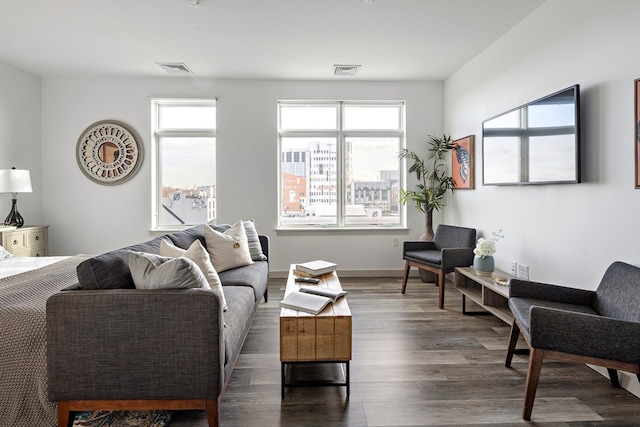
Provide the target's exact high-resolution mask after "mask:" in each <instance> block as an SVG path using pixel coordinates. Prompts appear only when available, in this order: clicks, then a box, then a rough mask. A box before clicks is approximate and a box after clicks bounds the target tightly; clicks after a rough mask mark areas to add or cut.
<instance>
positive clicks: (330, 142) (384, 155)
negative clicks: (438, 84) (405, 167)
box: [278, 101, 405, 228]
mask: <svg viewBox="0 0 640 427" xmlns="http://www.w3.org/2000/svg"><path fill="white" fill-rule="evenodd" d="M404 108H405V105H404V102H401V101H389V102H359V101H333V102H310V101H280V102H279V103H278V145H279V152H280V183H279V184H280V185H279V189H280V191H279V204H278V205H279V215H278V216H279V227H280V228H316V227H323V228H324V227H334V228H359V227H360V228H375V227H400V226H403V224H402V222H403V220H402V218H403V217H404V215H403V212H402V209H404V206H401V204H400V203H399V185H400V181H399V177H400V166H401V162H400V160H399V159H398V153H399V152H400V149H401V148H402V147H403V146H404V138H405V121H404V117H405V111H404Z"/></svg>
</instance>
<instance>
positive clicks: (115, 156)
mask: <svg viewBox="0 0 640 427" xmlns="http://www.w3.org/2000/svg"><path fill="white" fill-rule="evenodd" d="M142 156H143V149H142V144H141V142H140V137H138V135H137V134H136V133H135V132H134V130H133V129H131V128H130V127H129V126H127V125H126V124H124V123H122V122H118V121H115V120H103V121H100V122H96V123H94V124H92V125H91V126H89V127H88V128H86V129H85V130H84V131H83V132H82V134H81V135H80V138H78V143H77V144H76V159H77V161H78V167H80V170H81V171H82V173H84V174H85V175H86V176H87V178H89V179H90V180H92V181H94V182H96V183H98V184H103V185H114V184H121V183H123V182H125V181H127V180H128V179H130V178H131V177H133V175H135V173H136V172H137V171H138V169H139V168H140V164H141V163H142Z"/></svg>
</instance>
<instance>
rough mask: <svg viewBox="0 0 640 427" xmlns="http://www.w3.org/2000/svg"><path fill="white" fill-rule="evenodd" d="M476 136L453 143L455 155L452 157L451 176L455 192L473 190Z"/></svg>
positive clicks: (466, 137)
mask: <svg viewBox="0 0 640 427" xmlns="http://www.w3.org/2000/svg"><path fill="white" fill-rule="evenodd" d="M474 140H475V136H473V135H469V136H465V137H464V138H460V139H456V140H455V141H453V153H452V155H451V174H452V178H453V183H454V184H455V187H454V188H453V189H454V190H473V188H474V180H473V178H474V175H475V170H474V168H473V153H474V151H473V143H474Z"/></svg>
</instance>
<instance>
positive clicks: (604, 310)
mask: <svg viewBox="0 0 640 427" xmlns="http://www.w3.org/2000/svg"><path fill="white" fill-rule="evenodd" d="M509 308H510V309H511V312H512V313H513V316H514V322H513V326H512V327H511V337H510V339H509V347H508V350H507V359H506V362H505V366H507V367H509V366H511V359H512V357H513V353H514V351H515V347H516V342H517V340H518V336H519V334H520V332H522V335H523V336H524V338H525V340H526V342H527V345H528V346H529V349H530V355H529V370H528V373H527V384H526V389H525V401H524V410H523V414H522V418H523V419H525V420H527V421H528V420H530V419H531V410H532V409H533V401H534V399H535V395H536V389H537V387H538V379H539V377H540V370H541V368H542V360H543V359H544V358H547V359H555V360H564V361H572V362H578V363H588V364H592V365H598V366H603V367H605V368H607V370H608V372H609V376H610V377H611V383H612V384H613V386H615V387H619V386H620V383H619V381H618V373H617V370H618V369H620V370H623V371H628V372H632V373H635V374H636V375H637V376H638V380H640V268H638V267H634V266H632V265H629V264H625V263H623V262H614V263H613V264H611V266H609V268H608V269H607V271H606V272H605V274H604V277H603V278H602V281H601V282H600V285H599V286H598V289H597V290H595V291H590V290H584V289H573V288H566V287H562V286H555V285H547V284H542V283H535V282H528V281H523V280H516V279H512V280H511V283H510V289H509Z"/></svg>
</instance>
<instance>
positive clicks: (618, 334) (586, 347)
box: [530, 306, 640, 363]
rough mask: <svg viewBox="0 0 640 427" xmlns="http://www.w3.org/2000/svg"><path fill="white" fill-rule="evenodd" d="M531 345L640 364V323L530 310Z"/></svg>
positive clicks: (570, 313) (546, 310) (549, 309)
mask: <svg viewBox="0 0 640 427" xmlns="http://www.w3.org/2000/svg"><path fill="white" fill-rule="evenodd" d="M530 313H531V329H530V331H531V345H532V346H533V347H534V348H540V349H545V350H555V351H561V352H565V353H571V354H579V355H582V356H588V357H598V358H601V359H608V360H615V361H619V362H625V363H640V351H638V349H640V323H638V322H629V321H625V320H619V319H614V318H611V317H603V316H599V315H594V314H588V313H579V312H571V311H566V310H560V309H556V308H548V307H540V306H532V307H531V312H530Z"/></svg>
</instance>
